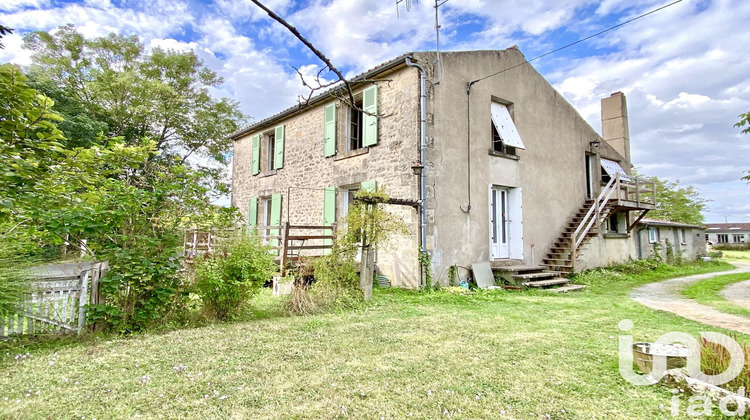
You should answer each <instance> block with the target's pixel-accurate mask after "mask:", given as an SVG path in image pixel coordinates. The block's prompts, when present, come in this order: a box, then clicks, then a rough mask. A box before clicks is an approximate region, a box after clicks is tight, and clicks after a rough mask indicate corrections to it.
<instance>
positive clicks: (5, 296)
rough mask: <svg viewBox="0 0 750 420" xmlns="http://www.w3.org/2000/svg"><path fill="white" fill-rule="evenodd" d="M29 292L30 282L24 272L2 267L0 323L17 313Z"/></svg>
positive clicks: (0, 274)
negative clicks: (4, 318)
mask: <svg viewBox="0 0 750 420" xmlns="http://www.w3.org/2000/svg"><path fill="white" fill-rule="evenodd" d="M28 292H29V282H28V280H27V278H26V277H25V276H24V274H23V271H21V270H20V269H17V268H14V267H8V266H0V323H2V318H3V317H6V316H8V315H12V314H15V313H17V311H18V308H19V305H20V304H21V303H22V302H23V301H24V299H25V297H26V294H27V293H28Z"/></svg>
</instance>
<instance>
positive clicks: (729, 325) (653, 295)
mask: <svg viewBox="0 0 750 420" xmlns="http://www.w3.org/2000/svg"><path fill="white" fill-rule="evenodd" d="M735 266H736V267H737V268H736V269H734V270H731V271H724V272H721V273H710V274H698V275H695V276H689V277H680V278H676V279H670V280H665V281H660V282H657V283H649V284H644V285H643V286H640V287H637V288H635V289H633V291H632V292H630V297H631V298H633V300H635V301H636V302H640V303H642V304H644V305H646V306H648V307H649V308H653V309H656V310H660V311H668V312H672V313H674V314H677V315H679V316H681V317H684V318H687V319H691V320H693V321H698V322H701V323H704V324H708V325H712V326H715V327H720V328H726V329H728V330H733V331H738V332H741V333H745V334H750V320H748V319H747V318H744V317H741V316H737V315H732V314H727V313H724V312H721V311H719V310H716V309H714V308H713V307H711V306H707V305H701V304H700V303H696V302H695V301H693V300H690V299H685V298H683V297H682V295H681V294H680V291H681V290H682V289H684V288H685V287H687V286H689V285H691V284H693V283H695V282H698V281H701V280H705V279H708V278H711V277H716V276H721V275H724V274H735V273H746V272H750V264H747V263H735ZM722 295H723V296H725V297H727V299H729V300H731V301H732V302H735V303H738V304H740V302H744V303H743V306H748V307H750V281H745V282H741V283H736V284H734V285H733V286H731V287H727V289H725V290H723V291H722ZM729 296H732V297H731V298H729Z"/></svg>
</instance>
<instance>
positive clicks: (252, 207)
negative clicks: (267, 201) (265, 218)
mask: <svg viewBox="0 0 750 420" xmlns="http://www.w3.org/2000/svg"><path fill="white" fill-rule="evenodd" d="M247 225H248V226H257V225H258V197H253V198H251V199H250V202H249V203H248V205H247Z"/></svg>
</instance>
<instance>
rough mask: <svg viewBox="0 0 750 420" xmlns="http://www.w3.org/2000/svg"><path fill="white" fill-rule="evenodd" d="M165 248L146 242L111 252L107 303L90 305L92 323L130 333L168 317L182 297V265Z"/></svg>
mask: <svg viewBox="0 0 750 420" xmlns="http://www.w3.org/2000/svg"><path fill="white" fill-rule="evenodd" d="M144 239H145V238H144ZM155 241H156V240H154V242H155ZM164 248H169V247H164V246H161V245H158V244H155V243H148V242H146V243H141V244H140V245H139V246H136V247H133V248H114V249H113V250H112V251H111V252H109V253H107V259H108V261H109V267H110V271H109V272H108V274H107V276H106V277H104V278H102V279H101V280H100V283H101V288H102V292H103V295H104V298H105V303H103V304H100V305H90V306H89V311H90V312H89V313H90V317H89V321H90V322H100V321H103V322H105V325H106V326H107V327H108V328H109V329H110V330H113V331H116V332H119V333H130V332H135V331H142V330H144V329H146V328H148V327H150V326H153V325H154V324H155V323H159V322H160V321H163V320H164V319H166V318H168V315H170V313H171V312H172V311H173V310H174V308H175V307H176V306H177V303H178V302H179V299H180V297H181V295H180V292H181V290H182V287H181V286H182V285H181V281H180V277H179V276H178V271H179V270H180V268H181V267H182V264H181V263H180V260H179V259H178V258H177V255H176V253H174V252H169V250H165V249H164Z"/></svg>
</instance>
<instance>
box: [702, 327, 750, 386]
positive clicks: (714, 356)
mask: <svg viewBox="0 0 750 420" xmlns="http://www.w3.org/2000/svg"><path fill="white" fill-rule="evenodd" d="M734 341H737V335H736V334H735V336H734ZM740 347H741V348H742V354H743V355H744V357H745V363H744V366H743V367H742V370H741V371H740V373H739V374H738V375H737V377H736V378H734V379H732V380H731V381H729V382H727V383H726V384H723V385H721V387H722V388H726V389H728V390H731V391H735V392H736V391H737V390H738V389H740V388H742V389H745V390H747V389H750V345H748V344H747V343H743V344H741V345H740ZM700 352H701V372H703V373H705V374H707V375H719V374H721V373H723V372H726V370H727V369H729V363H730V362H731V356H730V354H729V350H727V349H726V348H725V347H724V346H722V345H721V344H718V343H712V342H710V341H708V340H706V339H705V338H701V339H700Z"/></svg>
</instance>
